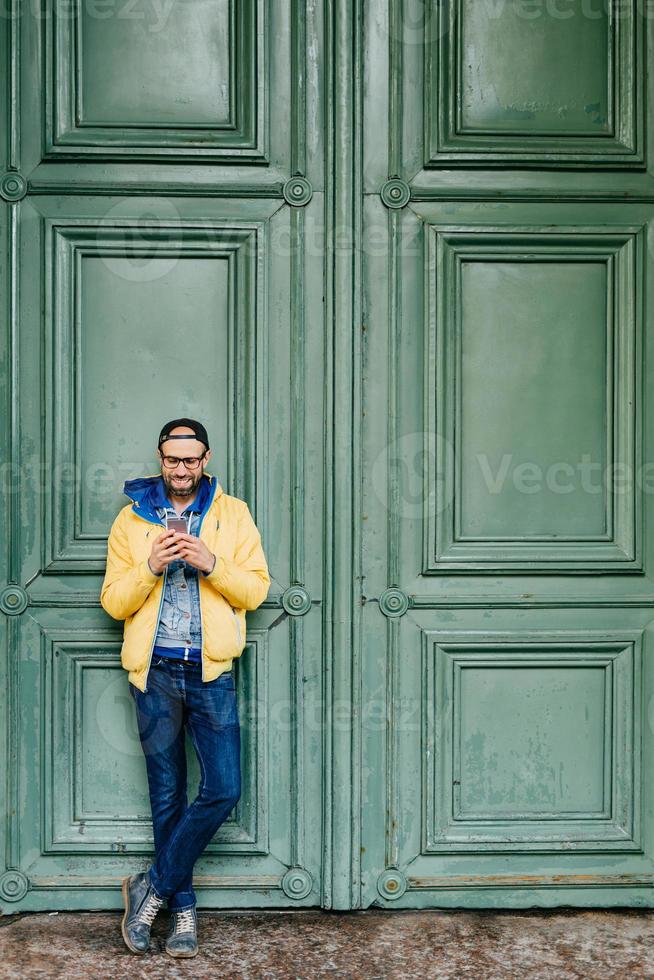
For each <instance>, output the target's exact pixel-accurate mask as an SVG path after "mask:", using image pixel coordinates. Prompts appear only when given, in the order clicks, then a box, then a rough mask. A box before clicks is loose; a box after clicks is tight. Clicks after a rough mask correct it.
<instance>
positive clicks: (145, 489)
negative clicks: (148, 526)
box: [123, 470, 223, 524]
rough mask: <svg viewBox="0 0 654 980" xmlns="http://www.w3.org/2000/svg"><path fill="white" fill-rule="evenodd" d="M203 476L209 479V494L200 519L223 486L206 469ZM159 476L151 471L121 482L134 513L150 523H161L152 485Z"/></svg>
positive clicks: (153, 485) (159, 474) (219, 493)
mask: <svg viewBox="0 0 654 980" xmlns="http://www.w3.org/2000/svg"><path fill="white" fill-rule="evenodd" d="M204 476H206V477H207V479H208V480H209V495H208V497H207V500H206V503H205V505H204V508H203V509H202V511H201V513H200V519H202V518H203V517H204V515H205V514H206V513H207V511H208V510H209V508H210V507H211V505H212V503H213V502H214V500H215V499H217V498H218V497H219V496H220V495H221V493H222V492H223V488H222V487H221V485H220V484H219V483H218V480H217V479H216V477H215V476H213V475H212V474H211V473H207V472H206V470H205V472H204ZM160 477H161V473H151V474H149V475H148V476H139V477H137V478H136V479H135V480H125V483H124V484H123V493H124V494H125V495H126V496H127V497H129V498H130V500H132V501H133V503H132V510H133V511H134V513H135V514H138V516H139V517H142V518H143V519H144V520H146V521H150V522H151V523H152V524H161V520H160V518H159V515H158V514H157V511H156V508H155V505H154V502H153V491H154V487H155V484H156V483H157V481H158V480H159V479H160Z"/></svg>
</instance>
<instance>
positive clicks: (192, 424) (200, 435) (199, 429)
mask: <svg viewBox="0 0 654 980" xmlns="http://www.w3.org/2000/svg"><path fill="white" fill-rule="evenodd" d="M180 425H183V426H186V428H187V429H193V432H194V433H195V435H191V434H190V433H188V432H186V433H179V434H177V433H176V434H175V435H174V436H171V435H170V431H171V429H176V428H177V427H178V426H180ZM166 439H198V440H199V442H203V443H204V444H205V446H206V447H207V449H208V448H209V436H208V435H207V430H206V429H205V427H204V426H203V425H202V422H196V421H195V419H173V420H172V422H166V424H165V425H164V427H163V429H162V430H161V432H160V433H159V442H158V443H157V446H160V445H161V443H162V442H165V441H166Z"/></svg>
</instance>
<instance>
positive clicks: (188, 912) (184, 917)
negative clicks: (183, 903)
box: [175, 909, 195, 936]
mask: <svg viewBox="0 0 654 980" xmlns="http://www.w3.org/2000/svg"><path fill="white" fill-rule="evenodd" d="M175 915H176V919H175V935H176V936H179V934H180V932H193V931H194V926H195V920H194V918H193V909H184V911H183V912H176V913H175Z"/></svg>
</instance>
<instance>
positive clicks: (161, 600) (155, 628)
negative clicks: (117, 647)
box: [143, 566, 168, 694]
mask: <svg viewBox="0 0 654 980" xmlns="http://www.w3.org/2000/svg"><path fill="white" fill-rule="evenodd" d="M167 577H168V566H166V567H165V568H164V577H163V582H162V584H161V595H160V596H159V610H158V612H157V621H156V623H155V624H154V632H153V634H152V643H151V644H150V654H149V656H148V669H147V670H146V672H145V688H144V690H143V693H144V694H145V692H146V691H147V689H148V677H149V676H150V664H151V662H152V651H153V650H154V641H155V640H156V638H157V630H158V628H159V617H160V616H161V607H162V606H163V601H164V595H165V592H166V579H167Z"/></svg>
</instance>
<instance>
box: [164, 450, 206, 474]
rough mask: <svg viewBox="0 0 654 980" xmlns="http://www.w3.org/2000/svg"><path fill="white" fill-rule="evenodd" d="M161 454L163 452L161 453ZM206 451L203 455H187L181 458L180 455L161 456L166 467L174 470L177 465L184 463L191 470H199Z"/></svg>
mask: <svg viewBox="0 0 654 980" xmlns="http://www.w3.org/2000/svg"><path fill="white" fill-rule="evenodd" d="M160 455H161V454H160ZM205 456H206V452H204V453H202V455H201V456H187V457H186V458H185V459H181V458H180V457H179V456H163V455H162V456H161V462H162V463H163V464H164V466H165V467H166V469H169V470H174V469H175V467H176V466H179V464H180V463H183V464H184V466H185V467H186V468H187V469H189V470H197V468H198V466H199V465H200V461H201V460H203V459H204V457H205Z"/></svg>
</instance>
